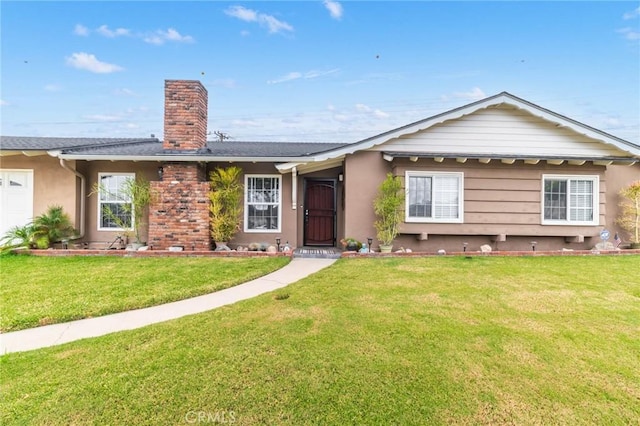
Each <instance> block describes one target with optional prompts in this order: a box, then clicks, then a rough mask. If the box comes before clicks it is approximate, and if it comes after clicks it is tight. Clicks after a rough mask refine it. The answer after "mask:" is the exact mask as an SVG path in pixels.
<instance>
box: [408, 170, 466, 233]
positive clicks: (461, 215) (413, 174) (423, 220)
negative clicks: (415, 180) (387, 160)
mask: <svg viewBox="0 0 640 426" xmlns="http://www.w3.org/2000/svg"><path fill="white" fill-rule="evenodd" d="M433 176H455V177H457V178H458V217H456V218H451V219H446V218H428V217H409V178H410V177H433ZM404 181H405V210H404V220H405V222H407V223H464V173H463V172H431V171H406V172H405V179H404Z"/></svg>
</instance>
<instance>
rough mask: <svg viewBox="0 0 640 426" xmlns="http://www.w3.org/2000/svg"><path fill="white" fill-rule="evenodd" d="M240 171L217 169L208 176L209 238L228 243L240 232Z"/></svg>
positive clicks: (233, 168)
mask: <svg viewBox="0 0 640 426" xmlns="http://www.w3.org/2000/svg"><path fill="white" fill-rule="evenodd" d="M241 175H242V169H241V168H239V167H236V166H232V167H227V168H226V169H225V168H221V167H218V168H216V169H215V170H214V171H212V172H211V173H210V175H209V179H210V183H211V191H210V192H209V199H210V200H211V205H210V207H209V211H210V213H211V238H213V241H215V242H218V243H221V242H224V243H226V242H228V241H229V240H230V239H231V238H233V236H234V235H235V234H236V232H238V231H239V230H240V223H241V220H242V219H241V215H242V183H240V176H241Z"/></svg>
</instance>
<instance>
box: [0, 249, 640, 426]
mask: <svg viewBox="0 0 640 426" xmlns="http://www.w3.org/2000/svg"><path fill="white" fill-rule="evenodd" d="M639 265H640V257H638V256H619V257H618V256H613V257H609V256H602V257H596V256H589V257H524V258H509V257H504V258H501V257H474V258H471V259H466V258H464V257H457V258H454V257H450V258H444V257H435V258H384V259H380V258H379V259H357V258H356V259H342V260H339V261H338V262H337V263H336V264H335V265H334V266H332V267H330V268H327V269H325V270H322V271H320V272H319V273H317V274H314V275H312V276H310V277H308V278H306V279H304V280H302V281H300V282H298V283H295V284H292V285H290V286H288V287H286V288H284V289H280V290H278V291H276V292H274V293H270V294H264V295H262V296H259V297H256V298H254V299H250V300H245V301H242V302H239V303H236V304H234V305H230V306H225V307H222V308H219V309H216V310H214V311H211V312H207V313H203V314H199V315H194V316H190V317H185V318H181V319H178V320H174V321H170V322H166V323H162V324H156V325H153V326H149V327H145V328H142V329H139V330H132V331H126V332H121V333H116V334H112V335H108V336H103V337H99V338H95V339H89V340H84V341H80V342H73V343H70V344H65V345H62V346H58V347H52V348H46V349H42V350H37V351H32V352H26V353H16V354H8V355H5V356H3V357H1V358H0V362H1V364H2V365H1V368H2V374H1V376H0V386H1V388H0V395H1V396H0V398H2V400H1V403H0V416H1V417H0V422H1V423H2V424H6V425H10V424H16V425H22V424H49V425H67V424H111V425H119V424H136V425H145V424H148V425H156V424H202V423H207V424H215V422H216V421H217V422H222V421H226V422H227V424H228V423H231V422H235V424H295V425H304V424H309V425H315V424H332V425H333V424H335V425H343V424H354V425H355V424H358V425H359V424H374V425H378V424H401V425H424V424H436V425H437V424H441V425H450V424H469V425H477V424H479V425H483V424H485V425H496V424H517V425H529V424H606V425H627V424H637V420H638V419H639V418H640V404H639V403H638V402H639V401H640V339H639V338H638V336H639V330H640V273H639V272H640V266H639ZM287 296H288V297H287Z"/></svg>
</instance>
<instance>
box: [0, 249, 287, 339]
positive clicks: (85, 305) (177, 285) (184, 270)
mask: <svg viewBox="0 0 640 426" xmlns="http://www.w3.org/2000/svg"><path fill="white" fill-rule="evenodd" d="M287 262H289V258H285V257H268V258H267V257H261V258H204V257H203V258H197V257H192V258H177V257H175V258H171V257H167V258H122V257H106V256H105V257H102V256H96V257H85V256H75V257H39V256H25V255H20V256H2V257H0V274H1V278H2V286H1V287H0V308H1V309H2V316H1V318H0V330H1V331H3V332H6V331H13V330H20V329H24V328H30V327H36V326H39V325H46V324H53V323H58V322H64V321H71V320H76V319H81V318H90V317H96V316H100V315H105V314H111V313H114V312H122V311H125V310H130V309H136V308H143V307H147V306H153V305H159V304H161V303H166V302H173V301H176V300H181V299H186V298H188V297H193V296H198V295H202V294H206V293H211V292H213V291H217V290H222V289H224V288H227V287H232V286H234V285H237V284H240V283H243V282H246V281H250V280H252V279H254V278H257V277H260V276H263V275H265V274H267V273H269V272H272V271H275V270H276V269H279V268H281V267H282V266H284V265H285V264H286V263H287Z"/></svg>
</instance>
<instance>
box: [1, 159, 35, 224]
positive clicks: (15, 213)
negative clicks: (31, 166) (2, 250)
mask: <svg viewBox="0 0 640 426" xmlns="http://www.w3.org/2000/svg"><path fill="white" fill-rule="evenodd" d="M32 218H33V170H7V169H0V237H1V236H3V235H4V234H5V233H6V232H7V231H8V230H9V229H10V228H12V227H14V226H22V225H25V224H26V223H28V222H30V221H31V220H32Z"/></svg>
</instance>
